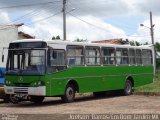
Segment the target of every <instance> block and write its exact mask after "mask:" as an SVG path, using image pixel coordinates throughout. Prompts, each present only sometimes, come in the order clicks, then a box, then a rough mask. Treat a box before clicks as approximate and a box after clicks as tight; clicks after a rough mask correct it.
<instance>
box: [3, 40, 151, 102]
mask: <svg viewBox="0 0 160 120" xmlns="http://www.w3.org/2000/svg"><path fill="white" fill-rule="evenodd" d="M153 77H154V60H153V47H151V46H130V45H114V44H102V43H86V42H69V41H62V40H41V39H29V40H28V39H27V40H26V39H24V40H16V41H13V42H11V43H10V45H9V48H8V57H7V65H6V75H5V86H4V88H5V93H6V94H7V95H9V96H10V99H11V101H12V102H13V103H18V102H20V101H23V100H28V101H31V102H35V103H41V102H43V100H44V98H45V97H55V96H56V97H61V98H62V100H63V101H64V102H73V101H74V100H75V94H76V93H87V92H93V94H94V95H95V96H98V95H100V94H102V93H104V92H106V91H111V90H120V91H122V93H123V94H124V95H130V94H132V92H133V90H134V88H135V87H138V86H142V85H146V84H149V83H152V82H153Z"/></svg>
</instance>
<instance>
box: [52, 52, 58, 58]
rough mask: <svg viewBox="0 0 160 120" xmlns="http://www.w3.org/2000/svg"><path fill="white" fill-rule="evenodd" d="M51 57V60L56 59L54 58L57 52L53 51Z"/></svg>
mask: <svg viewBox="0 0 160 120" xmlns="http://www.w3.org/2000/svg"><path fill="white" fill-rule="evenodd" d="M52 57H53V59H56V58H57V52H56V51H53V52H52Z"/></svg>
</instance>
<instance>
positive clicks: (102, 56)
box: [101, 47, 116, 66]
mask: <svg viewBox="0 0 160 120" xmlns="http://www.w3.org/2000/svg"><path fill="white" fill-rule="evenodd" d="M104 49H107V50H109V49H113V50H114V56H113V57H112V56H104V54H103V52H104V51H103V50H104ZM115 51H116V49H115V47H102V48H101V63H102V65H104V66H115V65H116V55H115V53H116V52H115ZM105 57H107V58H114V64H104V62H103V61H104V60H103V59H104V58H105Z"/></svg>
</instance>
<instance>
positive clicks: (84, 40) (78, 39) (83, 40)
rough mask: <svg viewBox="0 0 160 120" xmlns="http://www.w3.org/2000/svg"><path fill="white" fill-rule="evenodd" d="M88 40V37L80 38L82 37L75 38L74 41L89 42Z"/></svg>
mask: <svg viewBox="0 0 160 120" xmlns="http://www.w3.org/2000/svg"><path fill="white" fill-rule="evenodd" d="M87 41H88V40H87V39H80V38H77V39H76V40H74V42H87Z"/></svg>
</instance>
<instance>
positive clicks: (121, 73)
mask: <svg viewBox="0 0 160 120" xmlns="http://www.w3.org/2000/svg"><path fill="white" fill-rule="evenodd" d="M49 76H50V78H49V80H50V89H49V90H50V93H51V94H50V95H63V94H64V91H65V88H66V85H67V83H68V81H69V80H75V81H76V82H77V83H78V86H79V92H81V93H84V92H98V91H107V90H119V89H124V85H125V81H126V79H127V77H128V76H131V77H132V78H133V80H134V86H135V87H137V86H140V85H145V84H148V83H151V82H152V81H153V67H152V66H89V67H88V66H87V67H72V68H68V69H66V70H64V71H62V72H57V73H53V74H52V75H49Z"/></svg>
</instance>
